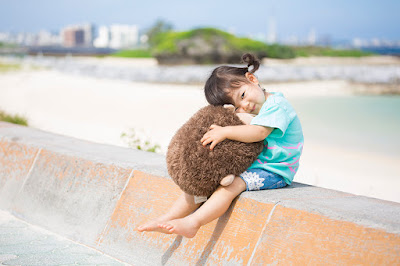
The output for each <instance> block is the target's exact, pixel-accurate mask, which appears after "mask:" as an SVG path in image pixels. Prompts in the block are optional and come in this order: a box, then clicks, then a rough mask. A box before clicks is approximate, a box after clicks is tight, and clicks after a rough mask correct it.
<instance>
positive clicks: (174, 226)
mask: <svg viewBox="0 0 400 266" xmlns="http://www.w3.org/2000/svg"><path fill="white" fill-rule="evenodd" d="M200 226H201V225H200V223H198V222H196V221H193V219H190V217H185V218H182V219H175V220H171V221H168V222H164V223H160V224H159V225H158V227H159V228H160V229H163V230H165V231H166V232H168V234H177V235H181V236H184V237H187V238H192V237H194V236H195V235H196V234H197V231H198V230H199V229H200Z"/></svg>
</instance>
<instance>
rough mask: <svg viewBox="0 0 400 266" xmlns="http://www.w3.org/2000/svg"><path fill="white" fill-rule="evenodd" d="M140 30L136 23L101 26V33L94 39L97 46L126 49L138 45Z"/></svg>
mask: <svg viewBox="0 0 400 266" xmlns="http://www.w3.org/2000/svg"><path fill="white" fill-rule="evenodd" d="M138 43H139V30H138V27H137V26H136V25H121V24H113V25H111V26H110V27H106V26H101V27H100V28H99V35H98V37H97V38H96V39H95V40H94V46H95V47H103V48H104V47H110V48H114V49H126V48H132V47H135V46H137V45H138Z"/></svg>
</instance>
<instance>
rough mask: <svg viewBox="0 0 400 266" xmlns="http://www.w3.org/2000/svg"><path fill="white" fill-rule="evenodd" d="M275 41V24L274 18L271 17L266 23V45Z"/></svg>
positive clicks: (276, 38)
mask: <svg viewBox="0 0 400 266" xmlns="http://www.w3.org/2000/svg"><path fill="white" fill-rule="evenodd" d="M277 41H278V37H277V32H276V22H275V18H273V17H271V18H270V19H269V21H268V34H267V43H276V42H277Z"/></svg>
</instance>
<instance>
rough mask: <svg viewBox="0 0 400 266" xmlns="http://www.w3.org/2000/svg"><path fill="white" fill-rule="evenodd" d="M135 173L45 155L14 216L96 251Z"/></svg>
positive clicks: (20, 198)
mask: <svg viewBox="0 0 400 266" xmlns="http://www.w3.org/2000/svg"><path fill="white" fill-rule="evenodd" d="M131 173H132V169H126V168H121V167H119V166H116V165H112V164H103V163H96V162H92V161H88V160H84V159H81V158H79V157H75V156H69V155H64V154H58V153H55V152H52V151H49V150H45V149H44V150H42V151H41V153H40V154H39V156H38V158H37V160H36V164H35V167H34V168H33V169H32V171H31V173H30V175H29V178H28V179H27V180H26V183H25V185H24V187H23V188H22V190H21V192H20V193H19V194H18V196H17V197H16V199H15V202H14V204H13V206H12V211H13V212H14V213H15V214H16V215H17V216H18V217H20V218H22V219H24V220H26V221H30V222H32V223H34V224H37V225H41V226H43V227H44V228H46V229H48V230H50V231H53V232H55V233H58V234H60V235H63V236H67V237H68V238H70V239H73V240H75V241H78V242H80V243H85V244H89V245H94V243H95V240H96V239H97V236H98V235H99V234H100V233H101V232H102V230H103V229H104V228H105V226H106V224H107V221H108V219H109V217H110V216H111V214H112V213H113V210H114V208H115V204H116V203H117V201H118V199H119V197H120V195H121V193H122V191H123V189H124V186H125V184H126V183H127V181H128V179H129V177H130V175H131Z"/></svg>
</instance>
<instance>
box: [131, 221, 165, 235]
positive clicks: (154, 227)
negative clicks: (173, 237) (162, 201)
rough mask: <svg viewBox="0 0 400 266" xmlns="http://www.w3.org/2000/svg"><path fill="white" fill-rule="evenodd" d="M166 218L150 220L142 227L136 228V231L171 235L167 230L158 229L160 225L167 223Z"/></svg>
mask: <svg viewBox="0 0 400 266" xmlns="http://www.w3.org/2000/svg"><path fill="white" fill-rule="evenodd" d="M167 221H168V218H167V217H159V218H157V219H154V220H151V221H149V222H147V223H145V224H143V225H140V226H138V227H137V228H136V230H138V231H139V232H144V231H146V232H153V231H156V232H160V233H164V234H171V233H169V232H168V231H167V230H165V229H163V228H160V227H159V226H158V225H159V224H160V223H164V222H167Z"/></svg>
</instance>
